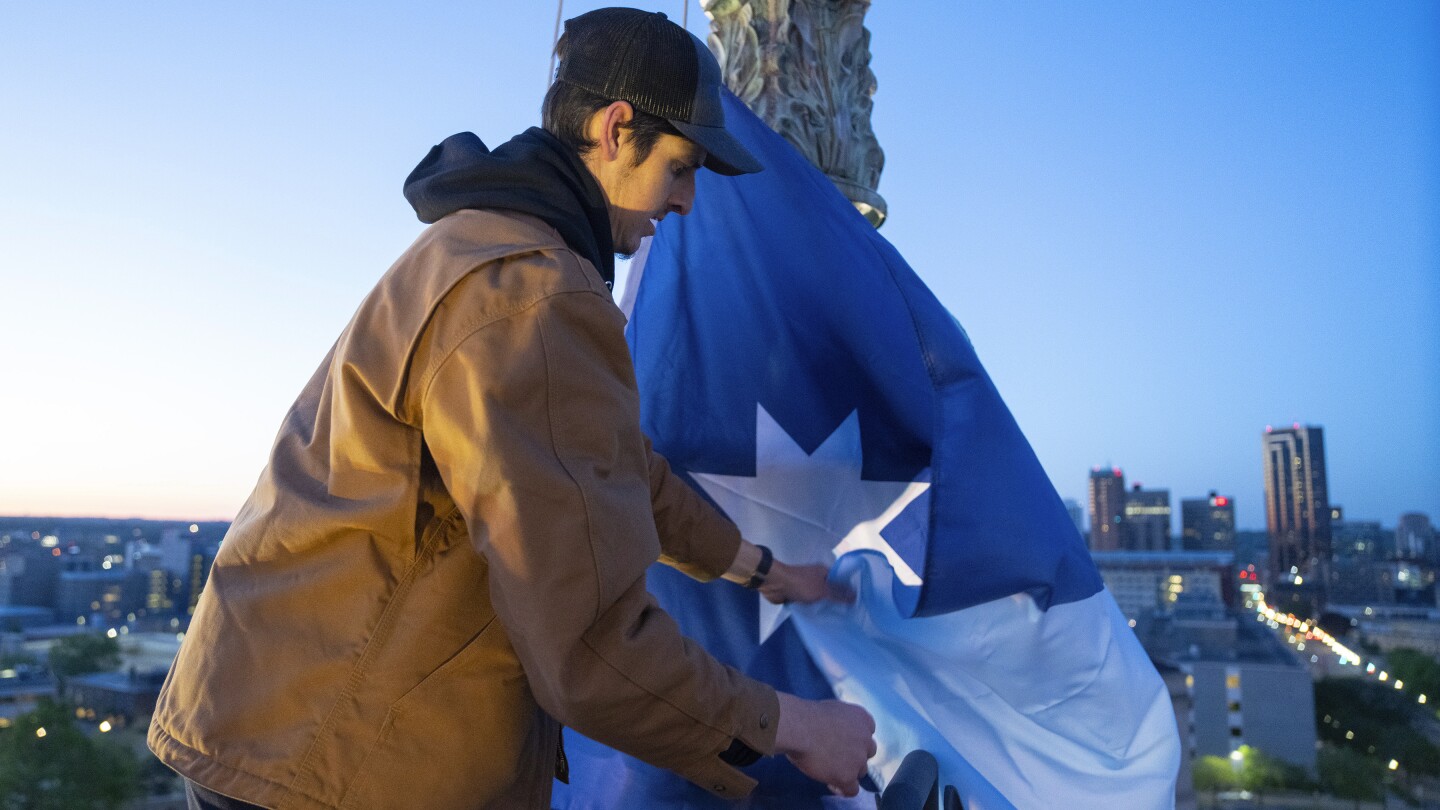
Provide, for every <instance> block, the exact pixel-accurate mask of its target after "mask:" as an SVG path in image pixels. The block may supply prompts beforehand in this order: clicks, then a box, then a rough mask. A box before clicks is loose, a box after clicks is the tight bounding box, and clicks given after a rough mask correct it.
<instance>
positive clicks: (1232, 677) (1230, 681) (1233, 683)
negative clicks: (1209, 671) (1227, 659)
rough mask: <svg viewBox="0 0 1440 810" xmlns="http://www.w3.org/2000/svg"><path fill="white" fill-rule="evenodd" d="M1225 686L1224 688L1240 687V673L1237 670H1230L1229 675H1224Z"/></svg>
mask: <svg viewBox="0 0 1440 810" xmlns="http://www.w3.org/2000/svg"><path fill="white" fill-rule="evenodd" d="M1225 688H1226V689H1239V688H1240V673H1238V672H1232V673H1230V674H1229V675H1226V676H1225Z"/></svg>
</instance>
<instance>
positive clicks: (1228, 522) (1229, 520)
mask: <svg viewBox="0 0 1440 810" xmlns="http://www.w3.org/2000/svg"><path fill="white" fill-rule="evenodd" d="M1180 527H1181V528H1180V536H1181V538H1182V544H1183V545H1184V547H1185V550H1186V551H1234V550H1235V500H1234V499H1233V498H1228V497H1226V496H1224V495H1219V494H1216V492H1215V491H1214V490H1211V491H1210V494H1209V495H1208V496H1206V497H1204V498H1186V499H1185V500H1183V501H1181V502H1180Z"/></svg>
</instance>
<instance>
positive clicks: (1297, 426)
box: [1290, 422, 1300, 430]
mask: <svg viewBox="0 0 1440 810" xmlns="http://www.w3.org/2000/svg"><path fill="white" fill-rule="evenodd" d="M1290 427H1292V428H1295V429H1296V430H1299V429H1300V423H1299V422H1296V423H1295V424H1293V425H1291V426H1290Z"/></svg>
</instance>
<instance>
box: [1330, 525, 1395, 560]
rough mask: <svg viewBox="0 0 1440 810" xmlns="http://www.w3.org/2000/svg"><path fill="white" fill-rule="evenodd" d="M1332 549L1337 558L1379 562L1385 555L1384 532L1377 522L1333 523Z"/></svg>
mask: <svg viewBox="0 0 1440 810" xmlns="http://www.w3.org/2000/svg"><path fill="white" fill-rule="evenodd" d="M1330 547H1331V548H1332V549H1333V550H1334V551H1335V556H1336V557H1355V558H1357V559H1362V560H1378V559H1380V558H1381V557H1383V556H1384V555H1385V542H1384V531H1383V530H1382V529H1381V528H1380V522H1379V521H1376V520H1344V521H1340V522H1338V523H1331V524H1330Z"/></svg>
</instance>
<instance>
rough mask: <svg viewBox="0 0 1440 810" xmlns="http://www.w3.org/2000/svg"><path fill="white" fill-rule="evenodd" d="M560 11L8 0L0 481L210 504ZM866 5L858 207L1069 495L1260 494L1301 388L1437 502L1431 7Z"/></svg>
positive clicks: (494, 123)
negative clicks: (964, 338)
mask: <svg viewBox="0 0 1440 810" xmlns="http://www.w3.org/2000/svg"><path fill="white" fill-rule="evenodd" d="M599 5H602V4H600V3H581V2H568V3H566V4H565V11H566V16H573V15H574V14H578V13H581V12H583V11H586V10H589V9H591V8H595V7H598V6H599ZM634 5H637V6H639V7H642V8H649V9H654V10H661V11H666V12H667V13H669V14H670V15H671V16H672V18H676V19H679V18H680V17H681V10H682V8H683V6H682V5H681V3H680V2H679V0H674V1H673V2H650V3H635V4H634ZM554 15H555V6H554V5H553V4H547V3H514V2H498V1H493V2H469V3H405V4H400V3H394V4H381V3H361V2H354V3H343V4H342V3H315V4H295V3H279V2H258V3H250V4H245V5H244V6H243V7H242V6H239V5H233V6H228V5H220V4H192V3H181V2H177V1H175V0H158V1H157V2H153V3H145V4H116V3H104V2H98V1H97V2H67V3H46V4H39V3H29V4H22V3H6V4H0V87H3V91H4V92H3V98H4V103H3V110H4V112H3V118H0V121H3V125H0V313H3V316H4V330H5V340H4V344H3V346H4V349H3V351H0V378H3V379H4V380H5V381H6V383H7V390H6V392H5V395H4V396H0V513H6V514H102V515H144V516H173V517H185V518H200V517H214V518H228V517H230V516H231V515H233V513H234V511H235V510H236V509H237V508H238V507H239V505H240V503H241V502H242V501H243V500H244V498H245V496H246V495H247V494H248V492H249V489H250V487H251V485H252V484H253V482H254V480H255V477H256V475H257V474H258V473H259V470H260V467H261V466H262V465H263V463H264V459H265V455H266V452H267V450H268V448H269V445H270V441H271V438H272V437H273V434H274V431H275V428H276V427H277V426H278V424H279V422H280V419H281V417H282V416H283V414H284V412H285V410H286V408H287V407H288V406H289V404H290V402H291V400H292V399H293V398H294V396H295V394H296V393H297V392H298V390H299V388H300V386H301V384H302V383H303V382H304V380H305V379H306V378H307V377H308V376H309V374H310V373H311V371H312V370H313V369H314V366H315V364H316V363H318V362H319V360H320V359H321V357H322V356H323V355H324V353H325V351H326V350H327V349H328V347H329V345H330V343H331V342H333V340H334V338H335V336H336V335H337V334H338V333H339V331H340V329H341V328H342V327H343V326H344V324H345V322H346V320H348V318H349V316H350V313H351V312H352V311H353V310H354V307H355V306H356V305H357V304H358V303H359V301H360V299H361V297H363V295H364V294H365V293H366V292H367V291H368V289H369V288H370V286H371V285H372V284H373V283H374V281H375V280H376V279H377V278H378V277H379V275H380V274H381V273H382V272H383V271H384V270H385V268H386V267H387V266H388V265H389V264H390V262H391V261H393V260H394V258H395V257H396V256H397V255H398V254H399V253H400V251H402V250H403V249H404V248H405V246H406V245H407V244H408V243H409V242H410V241H411V240H412V239H413V238H414V237H415V235H416V234H417V233H418V232H419V230H420V227H421V226H420V224H419V223H418V222H417V221H416V220H415V217H414V214H413V212H411V211H410V210H409V208H408V206H407V205H406V204H405V201H404V200H403V198H402V197H401V196H400V184H401V181H402V180H403V179H404V177H405V175H406V174H407V173H408V172H409V170H410V168H411V167H413V165H414V164H415V163H416V162H418V161H419V159H420V158H421V157H422V156H423V155H424V154H425V151H426V150H427V149H428V148H429V147H430V145H432V144H434V143H436V142H438V141H440V140H441V139H443V138H444V137H446V136H447V135H450V134H452V133H454V132H457V131H461V130H472V131H474V132H476V133H477V134H479V135H480V136H481V137H482V138H483V139H485V141H486V142H487V143H491V144H492V145H493V144H495V143H498V142H500V141H503V140H504V139H506V138H508V137H509V136H510V135H512V134H514V133H515V132H518V131H519V130H521V129H523V128H524V127H526V126H529V125H531V124H534V123H537V120H538V107H539V99H540V96H541V94H542V92H543V90H544V86H545V77H546V72H547V69H548V64H549V53H548V51H549V47H550V42H551V33H552V29H553V25H554ZM689 18H690V19H689V24H690V28H691V30H692V31H695V32H696V33H698V34H701V35H702V36H703V34H704V32H705V29H706V21H705V19H704V16H703V14H702V13H701V12H700V8H699V5H698V3H696V4H694V5H692V7H691V8H690V11H689ZM866 19H867V25H868V27H869V29H870V31H871V35H872V38H871V47H872V51H873V62H872V67H873V69H874V70H875V73H876V74H877V76H878V79H879V91H878V93H877V94H876V97H875V117H874V126H875V130H876V133H877V135H878V137H879V139H880V143H881V146H882V147H883V148H884V149H885V152H886V159H887V163H886V169H885V173H884V175H883V177H882V180H881V185H880V192H881V194H882V195H884V197H885V198H886V200H887V201H888V202H889V206H890V213H891V220H890V222H889V223H887V224H886V226H885V228H884V230H883V231H882V233H883V234H884V235H885V236H886V237H887V238H889V239H890V240H891V241H892V242H893V243H894V244H895V245H896V246H897V247H898V248H899V249H900V251H901V253H902V254H904V255H905V257H906V259H907V260H908V261H909V262H910V264H911V265H912V266H914V267H915V269H916V270H917V271H918V272H919V273H920V274H921V276H922V277H923V278H925V279H926V281H927V282H928V283H929V284H930V286H931V287H932V289H934V290H935V292H936V294H937V295H938V296H939V297H940V299H941V300H942V301H943V302H944V303H945V304H946V305H947V306H948V307H949V308H950V309H951V311H952V312H953V313H954V314H955V315H956V316H957V317H958V318H959V319H960V321H961V322H962V323H963V324H964V325H965V327H966V329H967V331H968V332H969V334H970V336H971V337H972V339H973V340H974V342H975V344H976V347H977V349H978V351H979V352H980V356H981V358H982V359H983V360H984V361H985V363H986V365H987V367H988V368H989V370H990V372H991V375H992V376H993V377H994V378H995V381H996V383H997V385H998V386H999V387H1000V390H1001V392H1002V393H1003V394H1004V395H1005V397H1006V399H1007V401H1008V402H1009V404H1010V406H1011V408H1012V410H1013V411H1014V412H1015V414H1016V417H1017V419H1018V420H1019V422H1020V425H1021V426H1022V428H1024V429H1025V431H1026V432H1027V434H1028V436H1029V438H1030V441H1031V443H1032V444H1033V445H1034V446H1035V448H1036V450H1037V452H1038V454H1039V456H1040V458H1041V460H1042V462H1043V463H1044V464H1045V466H1046V469H1047V470H1048V472H1049V474H1050V475H1051V477H1052V479H1053V480H1054V481H1055V483H1056V486H1057V487H1058V488H1059V490H1060V491H1061V493H1062V494H1063V495H1065V496H1067V497H1072V498H1076V499H1079V500H1082V501H1083V499H1084V493H1085V477H1086V473H1087V471H1088V469H1089V468H1090V467H1091V466H1093V465H1099V464H1115V465H1119V466H1121V467H1123V468H1124V469H1125V471H1126V474H1127V477H1129V478H1130V479H1132V480H1139V481H1142V482H1144V483H1145V484H1146V485H1147V486H1157V487H1168V488H1169V489H1171V491H1172V495H1173V497H1174V503H1175V506H1176V507H1177V513H1178V501H1179V499H1180V498H1182V497H1195V496H1200V495H1203V494H1204V493H1205V492H1206V491H1208V490H1210V489H1217V490H1219V491H1220V492H1221V493H1222V494H1227V495H1231V496H1233V497H1234V498H1235V499H1236V501H1237V503H1238V506H1239V521H1240V523H1241V525H1242V526H1243V527H1259V526H1262V525H1263V522H1264V514H1263V509H1262V506H1261V489H1260V487H1261V474H1260V470H1261V454H1260V436H1261V433H1262V431H1263V430H1264V427H1265V425H1267V424H1289V423H1291V422H1294V421H1300V422H1305V423H1309V424H1320V425H1323V426H1324V427H1325V428H1326V439H1327V443H1328V445H1329V446H1328V451H1329V455H1330V480H1331V497H1332V500H1333V501H1335V502H1336V503H1340V504H1343V505H1344V506H1345V507H1346V510H1347V513H1348V514H1349V515H1350V516H1352V517H1354V518H1358V519H1371V520H1380V521H1383V522H1384V523H1385V524H1386V525H1393V523H1394V521H1395V518H1396V517H1397V516H1398V515H1399V514H1400V513H1401V512H1402V511H1411V510H1418V511H1425V512H1429V513H1430V514H1431V516H1432V518H1437V519H1440V321H1437V315H1440V5H1437V4H1434V3H1428V2H1394V3H1386V4H1383V5H1381V4H1364V5H1361V4H1342V3H1338V2H1322V3H1307V4H1299V3H1271V4H1258V5H1257V4H1250V3H1241V2H1219V3H1205V4H1200V3H1191V4H1169V5H1155V4H1150V3H1141V2H1106V3H1100V4H1086V5H1083V6H1081V5H1074V4H1061V3H1050V2H1044V3H1041V2H1025V3H1000V2H976V3H949V2H926V3H913V2H912V3H899V2H887V1H886V0H882V2H878V3H876V4H875V5H874V6H873V7H872V8H871V10H870V12H869V14H868V16H867V18H866ZM699 204H700V205H703V204H704V200H700V201H699Z"/></svg>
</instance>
